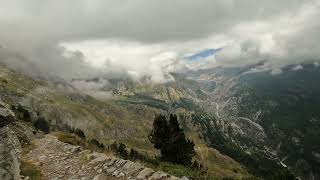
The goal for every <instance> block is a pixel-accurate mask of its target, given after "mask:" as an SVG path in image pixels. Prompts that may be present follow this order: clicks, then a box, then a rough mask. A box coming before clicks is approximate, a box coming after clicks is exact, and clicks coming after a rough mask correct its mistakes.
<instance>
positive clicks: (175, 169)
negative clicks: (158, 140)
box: [145, 161, 213, 179]
mask: <svg viewBox="0 0 320 180" xmlns="http://www.w3.org/2000/svg"><path fill="white" fill-rule="evenodd" d="M145 166H147V167H150V168H152V169H154V170H161V171H164V172H167V173H169V174H171V175H174V176H177V177H182V176H186V177H188V178H191V179H213V178H212V177H208V175H207V174H201V173H200V172H199V171H196V170H193V169H191V168H188V167H185V166H182V165H178V164H173V163H170V162H162V161H159V163H158V164H157V165H156V164H154V163H152V164H151V163H145Z"/></svg>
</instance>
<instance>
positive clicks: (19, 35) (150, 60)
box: [0, 0, 320, 83]
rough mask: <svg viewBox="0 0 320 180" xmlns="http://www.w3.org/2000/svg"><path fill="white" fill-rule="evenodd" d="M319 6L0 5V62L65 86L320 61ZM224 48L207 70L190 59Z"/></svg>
mask: <svg viewBox="0 0 320 180" xmlns="http://www.w3.org/2000/svg"><path fill="white" fill-rule="evenodd" d="M319 18H320V1H319V0H281V1H279V0H268V1H267V0H264V1H257V0H201V1H199V0H188V1H186V0H161V1H160V0H158V1H156V0H68V1H66V0H54V1H53V0H28V1H26V0H0V62H3V63H6V64H7V65H8V66H10V67H13V68H16V69H19V70H22V71H25V72H27V73H30V74H46V75H48V76H57V77H60V78H64V79H67V80H69V79H73V78H91V77H97V76H107V77H119V76H130V77H132V78H134V79H137V80H138V79H140V78H142V77H144V76H150V79H151V81H153V82H157V83H161V82H165V81H167V80H170V76H168V74H169V73H170V72H178V71H183V70H186V69H193V70H196V69H200V68H201V69H203V68H212V67H217V66H243V65H246V64H252V63H255V62H259V61H261V60H266V62H268V63H269V64H270V65H269V66H268V67H270V68H274V70H275V71H274V72H280V71H279V69H281V66H284V65H288V64H296V65H297V67H299V66H298V65H299V64H302V63H305V62H312V63H317V62H318V61H319V59H320V43H319V42H320V36H319V35H318V34H319V30H320V21H319ZM213 48H222V50H221V51H219V52H218V53H216V54H215V55H214V56H212V57H210V58H206V59H205V60H204V61H201V62H188V61H185V59H184V58H183V57H186V56H189V55H192V54H194V53H197V52H201V51H203V50H205V49H213Z"/></svg>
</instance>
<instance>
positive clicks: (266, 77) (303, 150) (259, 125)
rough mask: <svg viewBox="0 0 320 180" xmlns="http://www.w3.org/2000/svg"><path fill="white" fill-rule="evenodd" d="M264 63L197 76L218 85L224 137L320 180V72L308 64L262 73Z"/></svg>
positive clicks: (213, 98) (215, 96)
mask: <svg viewBox="0 0 320 180" xmlns="http://www.w3.org/2000/svg"><path fill="white" fill-rule="evenodd" d="M264 65H265V64H264V62H260V63H258V64H255V65H251V66H247V67H242V68H217V69H211V70H206V71H202V72H195V73H194V74H193V75H192V78H193V79H197V80H201V81H202V82H206V83H208V82H212V81H214V82H216V84H217V85H216V88H215V89H214V90H212V91H211V92H206V93H207V94H208V96H209V97H211V100H210V101H211V102H214V103H216V107H217V108H216V111H215V112H216V114H217V117H218V118H219V119H221V121H222V124H223V125H222V126H223V129H224V134H226V136H228V137H229V138H230V139H232V141H234V142H236V143H237V144H238V145H239V146H240V147H242V149H243V150H244V151H246V152H248V153H250V154H252V153H259V154H262V156H263V157H268V156H270V157H272V158H273V159H275V161H277V162H278V163H280V165H281V166H283V167H289V169H290V171H292V172H293V173H294V174H295V175H296V176H299V177H300V178H301V179H319V172H320V171H319V167H320V164H319V162H320V161H319V160H320V159H319V145H320V141H319V140H320V139H319V137H320V136H319V135H320V134H319V133H318V132H319V127H320V124H319V123H320V121H319V117H320V114H319V111H318V108H317V107H319V103H320V101H319V100H320V99H319V92H320V89H319V88H320V86H319V85H318V84H319V83H317V79H316V78H315V77H319V75H320V74H319V73H320V69H319V68H318V66H316V65H315V64H303V65H299V68H296V67H297V66H296V65H294V66H293V65H291V66H286V67H283V68H282V71H281V73H280V74H277V75H272V73H270V71H256V70H257V69H259V67H263V66H264ZM260 69H262V68H260ZM216 146H217V145H216ZM229 155H230V154H229ZM230 156H231V157H233V158H235V159H237V157H235V156H232V155H230Z"/></svg>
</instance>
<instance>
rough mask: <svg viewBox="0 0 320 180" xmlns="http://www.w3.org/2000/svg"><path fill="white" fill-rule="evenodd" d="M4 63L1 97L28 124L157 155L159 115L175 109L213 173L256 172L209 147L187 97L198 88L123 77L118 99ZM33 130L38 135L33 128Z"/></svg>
mask: <svg viewBox="0 0 320 180" xmlns="http://www.w3.org/2000/svg"><path fill="white" fill-rule="evenodd" d="M0 68H1V71H0V94H1V99H2V100H3V101H4V102H6V103H7V104H10V108H11V109H13V110H14V111H15V113H16V114H17V119H19V120H22V122H24V123H26V124H28V125H32V126H34V125H36V127H37V125H39V124H40V125H41V124H42V123H43V121H45V122H47V123H48V125H49V126H48V127H47V128H46V129H45V131H48V132H50V131H56V130H58V131H66V132H74V131H75V130H81V131H82V132H83V133H84V136H85V138H86V140H87V141H97V142H99V143H102V144H104V145H105V146H107V145H110V144H111V143H112V142H114V141H118V142H123V143H125V144H126V145H127V147H129V148H135V149H136V150H138V151H139V152H143V153H146V154H148V155H150V156H154V155H156V153H157V151H156V150H155V149H154V148H153V147H152V145H151V144H150V142H149V141H148V138H147V137H148V133H149V132H150V130H151V126H152V122H153V118H154V115H155V114H157V113H165V112H168V111H170V112H175V113H177V114H179V115H180V116H181V117H184V118H181V119H184V121H181V122H180V123H181V125H182V126H183V128H184V129H185V131H186V133H187V135H188V137H189V138H191V139H192V140H193V141H194V142H195V143H196V151H197V155H196V159H197V160H198V161H199V162H202V163H203V164H204V166H205V167H206V168H208V171H207V173H208V176H209V177H214V178H223V177H234V178H242V177H249V176H250V174H249V173H248V172H247V170H246V169H245V168H244V167H243V166H241V165H240V164H239V163H237V162H236V161H234V160H233V159H231V158H230V157H228V156H226V155H224V154H222V153H221V152H219V151H217V150H215V149H214V148H210V147H208V145H207V141H206V137H204V136H203V134H202V133H201V132H202V128H201V125H199V124H197V123H195V122H194V120H193V119H194V118H193V114H194V110H193V109H189V108H187V107H186V106H185V105H184V104H183V102H184V101H183V99H184V97H188V98H189V99H193V100H196V98H194V97H193V96H191V95H190V93H191V94H192V93H193V91H190V90H189V88H186V89H185V87H183V86H181V85H177V84H168V85H166V86H163V85H148V84H147V85H146V84H145V83H132V81H131V84H132V86H129V87H126V86H127V85H128V84H130V82H129V83H127V82H125V83H124V82H123V80H121V81H115V83H116V86H115V87H116V88H114V89H112V91H113V94H114V97H115V98H113V99H107V100H106V99H100V100H97V99H96V98H93V97H91V96H89V95H87V94H85V93H83V92H80V91H79V90H78V89H76V88H74V87H73V86H72V83H71V82H65V81H63V80H61V79H58V80H57V79H54V80H53V79H42V78H35V77H33V78H31V77H29V76H26V75H23V74H19V73H17V72H14V71H11V70H9V69H7V68H5V67H3V66H0ZM110 82H111V80H110ZM191 85H192V83H191ZM128 88H129V89H128ZM179 103H180V104H179ZM210 117H211V116H210ZM19 122H20V121H19ZM22 124H23V123H22ZM19 129H21V128H16V130H19ZM42 130H43V129H42ZM28 132H30V133H31V134H32V136H35V135H33V133H32V132H33V130H30V131H28ZM26 139H31V138H30V137H28V138H26Z"/></svg>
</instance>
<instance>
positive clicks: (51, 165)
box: [23, 135, 179, 180]
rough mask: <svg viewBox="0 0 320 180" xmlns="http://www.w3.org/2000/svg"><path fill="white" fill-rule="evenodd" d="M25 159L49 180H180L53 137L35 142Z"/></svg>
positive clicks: (48, 136)
mask: <svg viewBox="0 0 320 180" xmlns="http://www.w3.org/2000/svg"><path fill="white" fill-rule="evenodd" d="M23 160H24V161H27V162H30V163H32V164H34V165H35V166H37V168H38V169H40V170H41V173H42V175H43V176H44V179H48V180H60V179H61V180H78V179H79V180H92V179H93V180H104V179H131V180H135V179H172V180H178V179H179V178H176V177H173V176H170V175H168V174H166V173H164V172H161V171H158V172H154V171H153V170H152V169H149V168H145V167H144V166H142V165H141V164H140V163H134V162H131V161H127V160H123V159H119V158H116V157H113V156H107V155H105V154H102V153H95V152H91V151H89V150H82V149H81V148H80V147H78V146H73V145H70V144H66V143H63V142H61V141H59V140H58V139H57V138H56V137H55V136H52V135H46V136H45V137H44V138H42V139H36V140H34V145H33V147H32V150H30V152H28V153H27V154H26V155H24V156H23Z"/></svg>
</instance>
